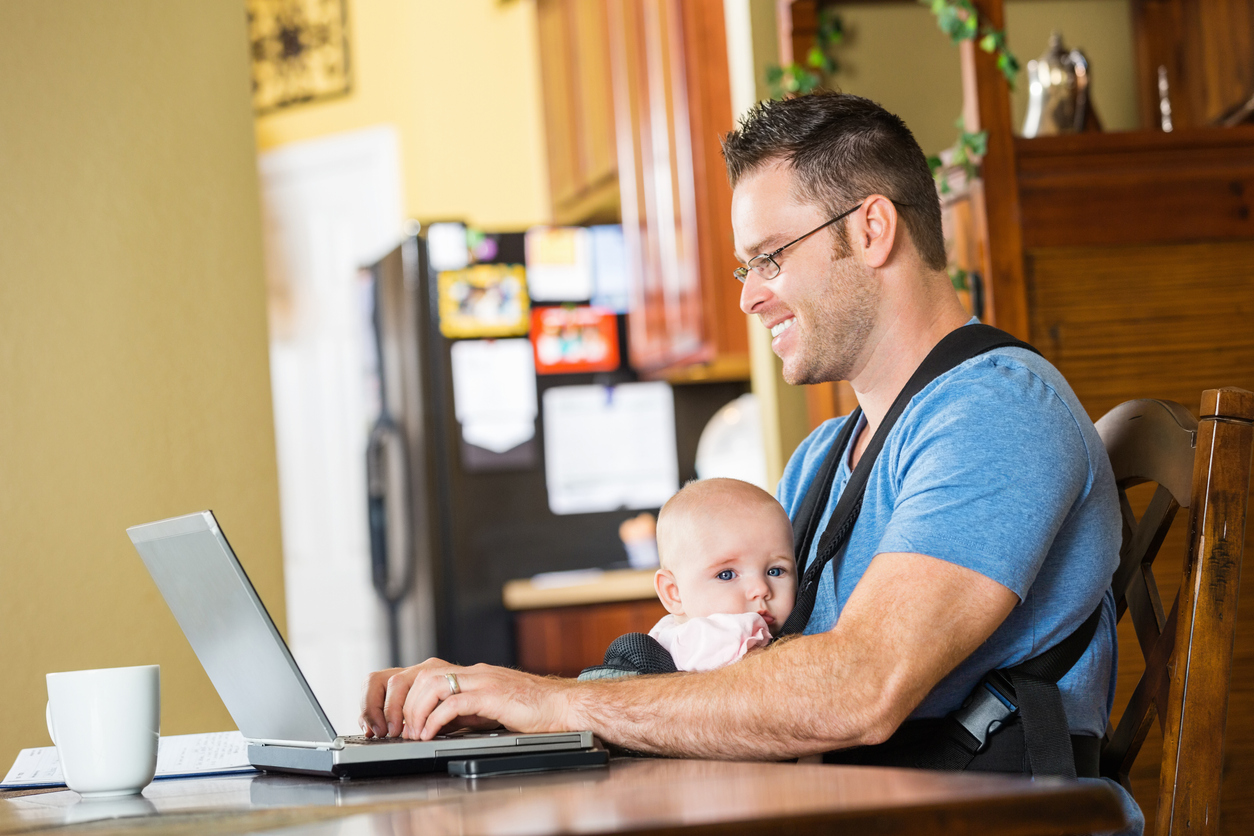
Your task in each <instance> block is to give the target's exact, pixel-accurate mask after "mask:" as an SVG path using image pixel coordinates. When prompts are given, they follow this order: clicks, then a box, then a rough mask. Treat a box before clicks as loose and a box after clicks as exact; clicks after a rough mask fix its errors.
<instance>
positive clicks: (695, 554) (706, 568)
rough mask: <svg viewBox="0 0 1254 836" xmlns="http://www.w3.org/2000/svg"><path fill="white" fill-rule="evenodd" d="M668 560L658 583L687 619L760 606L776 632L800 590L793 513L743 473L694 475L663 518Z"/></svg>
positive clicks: (661, 536) (660, 532) (661, 594)
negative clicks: (790, 517)
mask: <svg viewBox="0 0 1254 836" xmlns="http://www.w3.org/2000/svg"><path fill="white" fill-rule="evenodd" d="M657 546H658V557H659V558H660V559H661V564H662V568H660V569H658V571H657V575H656V576H655V577H654V587H655V588H656V589H657V595H658V598H660V599H661V600H662V605H663V606H665V607H666V609H667V610H668V611H669V612H670V613H671V614H672V615H674V616H676V617H677V618H678V619H679V620H680V621H686V620H688V619H689V618H699V617H702V616H707V615H714V614H716V613H744V612H756V613H760V614H761V615H762V618H763V619H765V621H766V623H767V626H769V627H770V629H771V633H773V634H777V633H778V632H779V631H780V629H781V628H783V626H784V621H785V619H787V618H788V613H790V612H792V606H793V601H794V599H795V598H796V595H797V566H796V563H795V562H794V561H793V554H792V525H791V523H789V521H788V515H787V514H786V513H784V509H783V507H782V506H780V504H779V503H778V502H776V501H775V499H774V498H773V497H772V496H771V495H770V494H769V493H767V492H766V491H764V490H762V489H761V488H758V487H756V486H754V485H751V484H749V483H748V482H741V481H739V480H738V479H702V480H701V481H698V482H690V483H689V484H688V485H686V486H685V487H684V488H683V490H681V491H680V492H679V493H677V494H675V495H674V496H673V497H671V498H670V501H669V502H667V503H666V505H664V506H662V510H661V512H660V513H659V514H658V519H657Z"/></svg>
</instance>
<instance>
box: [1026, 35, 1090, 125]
mask: <svg viewBox="0 0 1254 836" xmlns="http://www.w3.org/2000/svg"><path fill="white" fill-rule="evenodd" d="M1028 95H1029V99H1028V115H1027V118H1026V119H1025V120H1024V121H1023V135H1024V136H1026V137H1033V136H1049V135H1051V134H1070V133H1079V132H1080V131H1083V130H1084V129H1085V128H1086V127H1088V128H1095V129H1096V130H1101V126H1100V125H1099V124H1098V122H1097V115H1096V114H1095V113H1094V112H1093V109H1092V105H1091V104H1090V103H1089V62H1088V59H1087V58H1085V57H1084V53H1083V52H1081V51H1080V50H1078V49H1073V50H1071V51H1070V52H1068V51H1067V48H1066V47H1065V46H1063V44H1062V34H1061V33H1059V32H1054V33H1053V34H1052V35H1050V36H1049V49H1047V50H1045V54H1044V55H1042V56H1041V57H1040V58H1037V59H1036V60H1035V61H1029V62H1028Z"/></svg>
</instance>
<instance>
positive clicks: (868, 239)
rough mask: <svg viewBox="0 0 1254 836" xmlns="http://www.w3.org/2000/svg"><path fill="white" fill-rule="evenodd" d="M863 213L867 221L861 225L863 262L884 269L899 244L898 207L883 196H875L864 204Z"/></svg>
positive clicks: (859, 230) (860, 242) (860, 235)
mask: <svg viewBox="0 0 1254 836" xmlns="http://www.w3.org/2000/svg"><path fill="white" fill-rule="evenodd" d="M862 212H863V213H865V215H864V217H865V221H864V223H862V224H860V225H859V229H858V235H859V237H860V240H859V241H858V243H859V244H861V245H862V257H863V260H864V261H865V262H866V265H867V266H868V267H883V266H884V265H885V264H886V263H888V258H889V256H890V255H892V252H893V246H894V245H895V244H896V243H897V230H898V222H899V221H900V216H899V215H898V214H897V207H896V206H894V205H893V202H892V201H891V200H889V199H888V198H886V197H884V196H883V195H878V194H873V195H871V196H870V197H868V198H867V199H866V200H865V201H864V202H863V206H862Z"/></svg>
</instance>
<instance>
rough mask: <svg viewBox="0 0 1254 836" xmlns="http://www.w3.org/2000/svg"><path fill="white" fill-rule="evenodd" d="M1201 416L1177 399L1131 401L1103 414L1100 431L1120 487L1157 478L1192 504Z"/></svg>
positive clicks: (1183, 501)
mask: <svg viewBox="0 0 1254 836" xmlns="http://www.w3.org/2000/svg"><path fill="white" fill-rule="evenodd" d="M1196 431H1197V421H1196V420H1195V419H1194V418H1193V416H1192V414H1190V413H1189V411H1188V410H1187V409H1185V408H1184V407H1183V406H1181V405H1180V404H1178V403H1174V402H1172V401H1158V400H1151V399H1140V400H1135V401H1127V402H1126V403H1121V404H1119V406H1117V407H1115V408H1114V409H1112V410H1111V411H1110V412H1107V413H1106V414H1105V415H1103V416H1102V417H1101V418H1100V419H1099V420H1098V422H1097V432H1098V434H1100V435H1101V437H1102V441H1103V442H1104V443H1105V444H1106V452H1107V453H1109V455H1110V465H1111V467H1112V468H1114V471H1115V481H1116V482H1117V483H1119V486H1120V487H1121V488H1128V487H1131V486H1132V485H1135V484H1139V483H1141V482H1154V483H1156V484H1159V485H1162V486H1163V487H1164V488H1166V489H1167V490H1169V491H1170V492H1171V495H1172V496H1174V497H1175V499H1176V502H1178V503H1179V504H1180V506H1181V507H1183V508H1187V507H1189V499H1190V496H1191V490H1192V486H1193V455H1192V454H1193V448H1194V439H1195V434H1196Z"/></svg>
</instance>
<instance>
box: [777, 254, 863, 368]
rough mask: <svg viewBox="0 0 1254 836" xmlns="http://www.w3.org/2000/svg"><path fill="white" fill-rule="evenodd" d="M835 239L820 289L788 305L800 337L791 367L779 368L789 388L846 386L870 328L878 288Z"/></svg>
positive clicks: (788, 365) (787, 364) (788, 364)
mask: <svg viewBox="0 0 1254 836" xmlns="http://www.w3.org/2000/svg"><path fill="white" fill-rule="evenodd" d="M841 232H843V230H841ZM835 237H836V240H835V242H834V244H835V246H834V251H833V253H832V261H831V270H830V272H829V274H828V280H827V281H826V282H825V283H823V289H822V290H821V291H820V292H818V293H816V294H814V295H813V296H812V297H811V298H803V299H798V300H797V301H796V302H794V303H793V305H792V309H793V314H794V315H795V316H796V317H797V324H798V325H800V326H801V330H800V333H799V336H800V337H802V339H801V341H800V342H801V345H800V346H799V351H798V352H797V356H796V357H795V358H794V362H793V363H791V364H790V363H785V364H784V380H785V381H787V382H788V383H790V384H792V385H793V386H800V385H803V384H810V383H823V382H826V381H835V380H848V379H849V378H850V376H851V374H852V373H853V370H854V368H856V365H857V362H858V359H859V357H860V356H861V354H862V350H863V348H864V347H865V346H866V343H867V338H868V337H869V336H870V334H871V329H872V327H873V326H874V323H875V312H876V309H877V308H878V306H879V301H880V287H879V282H878V281H877V280H876V278H875V276H874V275H873V274H872V273H871V271H870V270H868V269H866V268H865V267H863V266H862V265H860V264H859V263H858V260H857V259H854V258H851V257H850V256H852V255H853V250H852V247H850V246H849V244H848V242H847V241H846V240H843V235H840V234H837V235H836V236H835Z"/></svg>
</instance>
